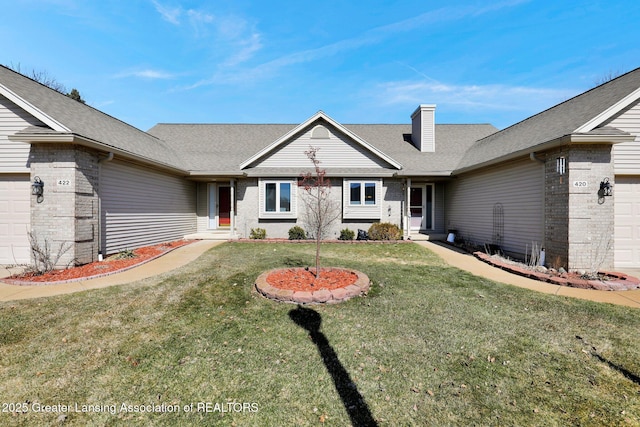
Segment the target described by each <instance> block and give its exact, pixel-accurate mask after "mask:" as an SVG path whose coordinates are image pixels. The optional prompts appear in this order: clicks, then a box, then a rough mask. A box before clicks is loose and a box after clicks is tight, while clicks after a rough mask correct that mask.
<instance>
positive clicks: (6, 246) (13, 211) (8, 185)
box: [0, 174, 31, 264]
mask: <svg viewBox="0 0 640 427" xmlns="http://www.w3.org/2000/svg"><path fill="white" fill-rule="evenodd" d="M30 191H31V187H30V183H29V175H24V174H21V175H13V174H11V175H0V264H25V263H28V262H29V239H28V237H27V231H28V230H29V224H30V217H31V216H30V213H29V209H30V205H29V203H30V199H29V197H30Z"/></svg>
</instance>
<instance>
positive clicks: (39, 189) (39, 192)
mask: <svg viewBox="0 0 640 427" xmlns="http://www.w3.org/2000/svg"><path fill="white" fill-rule="evenodd" d="M31 194H33V195H34V196H36V201H37V202H38V203H42V201H43V200H44V196H43V194H44V182H42V180H41V179H40V177H39V176H36V177H35V178H33V184H31Z"/></svg>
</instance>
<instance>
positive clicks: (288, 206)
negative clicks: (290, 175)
mask: <svg viewBox="0 0 640 427" xmlns="http://www.w3.org/2000/svg"><path fill="white" fill-rule="evenodd" d="M294 184H295V181H290V180H269V181H266V180H265V181H261V183H260V196H261V197H260V218H295V194H294V191H295V188H296V187H295V185H294Z"/></svg>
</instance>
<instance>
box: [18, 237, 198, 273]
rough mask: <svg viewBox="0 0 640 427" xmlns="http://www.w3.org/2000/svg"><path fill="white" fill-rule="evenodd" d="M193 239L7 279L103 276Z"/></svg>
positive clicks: (185, 243) (146, 247) (147, 247)
mask: <svg viewBox="0 0 640 427" xmlns="http://www.w3.org/2000/svg"><path fill="white" fill-rule="evenodd" d="M191 242H192V241H191V240H176V241H174V242H167V243H160V244H157V245H154V246H145V247H143V248H138V249H134V250H133V251H132V252H133V253H134V254H135V257H134V258H126V259H116V258H117V254H114V255H111V256H109V257H107V258H105V260H104V261H96V262H92V263H89V264H85V265H81V266H79V267H72V268H67V269H65V270H53V271H49V272H48V273H45V274H41V275H34V274H32V273H24V274H20V275H16V276H12V277H10V278H9V279H8V280H6V281H7V282H8V283H11V282H15V283H18V282H39V283H40V282H41V283H47V282H64V281H70V280H77V279H83V278H89V277H92V276H102V275H106V274H109V273H113V272H115V271H118V270H124V269H127V268H130V267H133V266H135V265H137V264H141V263H143V262H145V261H148V260H150V259H151V258H155V257H157V256H159V255H162V254H163V253H165V252H169V251H170V250H173V249H175V248H179V247H180V246H184V245H187V244H189V243H191Z"/></svg>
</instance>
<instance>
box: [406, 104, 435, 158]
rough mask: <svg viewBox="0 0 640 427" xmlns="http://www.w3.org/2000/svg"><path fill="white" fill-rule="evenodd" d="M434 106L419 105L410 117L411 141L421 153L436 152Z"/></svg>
mask: <svg viewBox="0 0 640 427" xmlns="http://www.w3.org/2000/svg"><path fill="white" fill-rule="evenodd" d="M435 114H436V105H435V104H420V105H419V106H418V108H416V111H414V112H413V114H412V115H411V141H413V145H415V146H416V148H418V150H420V151H422V152H423V153H427V152H431V153H432V152H434V151H436V132H435V123H436V120H435Z"/></svg>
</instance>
